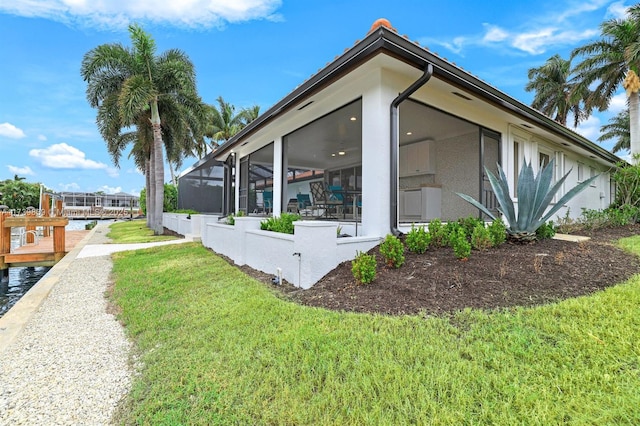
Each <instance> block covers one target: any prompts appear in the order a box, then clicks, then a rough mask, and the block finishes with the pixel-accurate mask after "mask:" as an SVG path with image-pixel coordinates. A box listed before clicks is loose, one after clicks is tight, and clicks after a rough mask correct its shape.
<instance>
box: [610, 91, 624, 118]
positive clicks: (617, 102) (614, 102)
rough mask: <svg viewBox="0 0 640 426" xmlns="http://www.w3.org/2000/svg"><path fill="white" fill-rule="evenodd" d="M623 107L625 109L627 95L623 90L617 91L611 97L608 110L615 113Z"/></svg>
mask: <svg viewBox="0 0 640 426" xmlns="http://www.w3.org/2000/svg"><path fill="white" fill-rule="evenodd" d="M625 109H627V95H626V94H625V93H624V92H623V93H618V94H617V95H615V96H614V97H613V98H611V103H610V104H609V112H611V113H613V114H617V113H619V112H620V111H623V110H625Z"/></svg>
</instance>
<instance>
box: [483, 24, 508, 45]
mask: <svg viewBox="0 0 640 426" xmlns="http://www.w3.org/2000/svg"><path fill="white" fill-rule="evenodd" d="M483 25H484V26H485V28H486V30H487V31H486V32H485V34H484V37H483V38H482V41H484V42H486V43H493V42H499V41H504V40H505V39H507V38H508V37H509V33H508V32H507V31H505V30H503V29H502V28H500V27H497V26H495V25H490V24H483Z"/></svg>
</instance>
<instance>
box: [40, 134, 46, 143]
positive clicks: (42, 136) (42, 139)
mask: <svg viewBox="0 0 640 426" xmlns="http://www.w3.org/2000/svg"><path fill="white" fill-rule="evenodd" d="M38 140H39V141H42V142H44V141H46V140H47V137H46V136H45V135H38Z"/></svg>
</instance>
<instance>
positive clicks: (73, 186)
mask: <svg viewBox="0 0 640 426" xmlns="http://www.w3.org/2000/svg"><path fill="white" fill-rule="evenodd" d="M58 187H59V188H60V189H61V190H63V191H71V192H74V191H78V190H79V189H80V185H78V184H77V183H75V182H71V183H59V184H58Z"/></svg>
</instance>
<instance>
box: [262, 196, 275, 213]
mask: <svg viewBox="0 0 640 426" xmlns="http://www.w3.org/2000/svg"><path fill="white" fill-rule="evenodd" d="M262 205H263V207H264V211H265V212H267V213H271V209H272V208H273V191H263V192H262Z"/></svg>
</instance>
